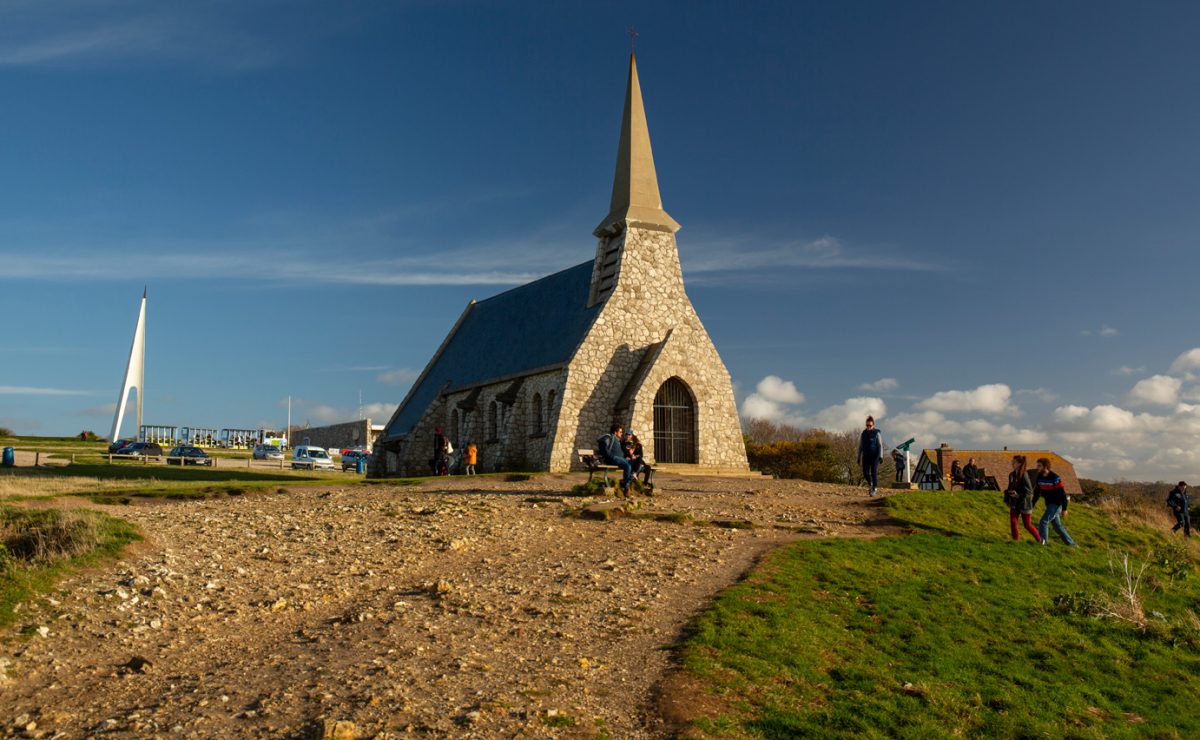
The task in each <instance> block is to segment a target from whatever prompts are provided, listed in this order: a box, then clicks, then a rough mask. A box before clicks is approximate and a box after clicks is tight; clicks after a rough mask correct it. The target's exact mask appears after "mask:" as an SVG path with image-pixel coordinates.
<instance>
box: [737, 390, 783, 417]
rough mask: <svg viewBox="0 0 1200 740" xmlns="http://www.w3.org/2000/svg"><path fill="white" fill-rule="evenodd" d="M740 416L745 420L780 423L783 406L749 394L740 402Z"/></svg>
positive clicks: (755, 394)
mask: <svg viewBox="0 0 1200 740" xmlns="http://www.w3.org/2000/svg"><path fill="white" fill-rule="evenodd" d="M742 416H744V417H746V418H747V419H765V420H767V421H780V420H781V419H783V417H784V410H783V406H781V405H779V404H778V403H775V402H774V401H768V400H767V399H765V398H763V397H762V396H760V395H758V394H757V393H751V394H750V395H748V396H746V398H745V400H743V401H742Z"/></svg>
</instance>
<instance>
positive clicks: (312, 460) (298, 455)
mask: <svg viewBox="0 0 1200 740" xmlns="http://www.w3.org/2000/svg"><path fill="white" fill-rule="evenodd" d="M292 467H293V468H312V469H316V470H333V458H332V457H330V456H329V452H328V451H327V450H326V449H325V448H324V447H313V446H312V445H300V446H299V447H297V448H296V449H294V450H293V451H292Z"/></svg>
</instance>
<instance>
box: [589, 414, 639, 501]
mask: <svg viewBox="0 0 1200 740" xmlns="http://www.w3.org/2000/svg"><path fill="white" fill-rule="evenodd" d="M623 431H624V429H623V428H622V427H621V425H620V424H613V425H612V427H611V428H610V429H609V430H608V434H602V435H600V439H599V440H597V441H598V442H599V447H600V449H599V450H597V452H599V453H600V457H601V458H603V459H604V462H606V463H608V464H609V465H616V466H617V467H618V468H620V469H621V493H622V494H623V495H625V496H628V495H629V485H630V484H631V483H632V482H633V466H632V465H630V464H629V461H628V460H626V459H625V449H624V447H623V446H622V440H623V439H624V437H623V435H622V432H623Z"/></svg>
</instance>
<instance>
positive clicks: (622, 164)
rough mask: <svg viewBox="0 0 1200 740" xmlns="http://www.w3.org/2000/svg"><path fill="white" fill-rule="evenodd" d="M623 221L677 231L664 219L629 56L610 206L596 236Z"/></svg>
mask: <svg viewBox="0 0 1200 740" xmlns="http://www.w3.org/2000/svg"><path fill="white" fill-rule="evenodd" d="M626 221H630V222H634V223H636V224H637V225H638V226H642V227H644V228H650V229H657V230H659V231H670V232H672V233H674V232H676V231H679V224H678V223H677V222H676V221H675V219H673V218H671V217H670V216H668V215H667V212H666V211H664V210H663V207H662V196H661V195H659V193H658V175H657V174H656V173H655V171H654V154H653V152H651V150H650V129H649V127H648V126H647V125H646V109H645V107H643V105H642V87H641V85H639V84H638V74H637V59H636V57H634V55H633V54H632V53H630V55H629V84H628V87H626V89H625V112H624V114H623V115H622V116H621V143H620V145H619V146H618V147H617V172H616V176H615V177H613V189H612V205H611V207H610V208H609V211H608V216H606V217H605V219H604V220H603V221H601V222H600V225H599V226H597V227H596V231H595V234H596V236H606V235H608V234H610V233H612V232H614V231H617V230H618V229H619V228H620V227H621V225H622V224H624V223H625V222H626Z"/></svg>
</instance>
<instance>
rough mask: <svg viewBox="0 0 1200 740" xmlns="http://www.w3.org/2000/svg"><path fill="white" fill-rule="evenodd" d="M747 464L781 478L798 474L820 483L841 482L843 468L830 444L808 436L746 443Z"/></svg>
mask: <svg viewBox="0 0 1200 740" xmlns="http://www.w3.org/2000/svg"><path fill="white" fill-rule="evenodd" d="M746 456H747V457H748V458H749V459H750V467H752V468H754V469H755V470H761V471H762V472H764V473H767V474H768V475H774V476H778V477H780V478H800V479H802V480H810V481H817V482H819V483H841V482H842V481H844V479H845V478H844V475H843V471H842V470H841V467H840V466H839V465H838V460H837V456H836V455H835V454H834V451H833V448H832V447H831V446H830V445H829V443H828V442H825V441H824V440H821V439H818V438H813V437H810V438H808V439H805V440H802V441H799V442H770V443H767V444H753V443H751V444H747V445H746Z"/></svg>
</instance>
